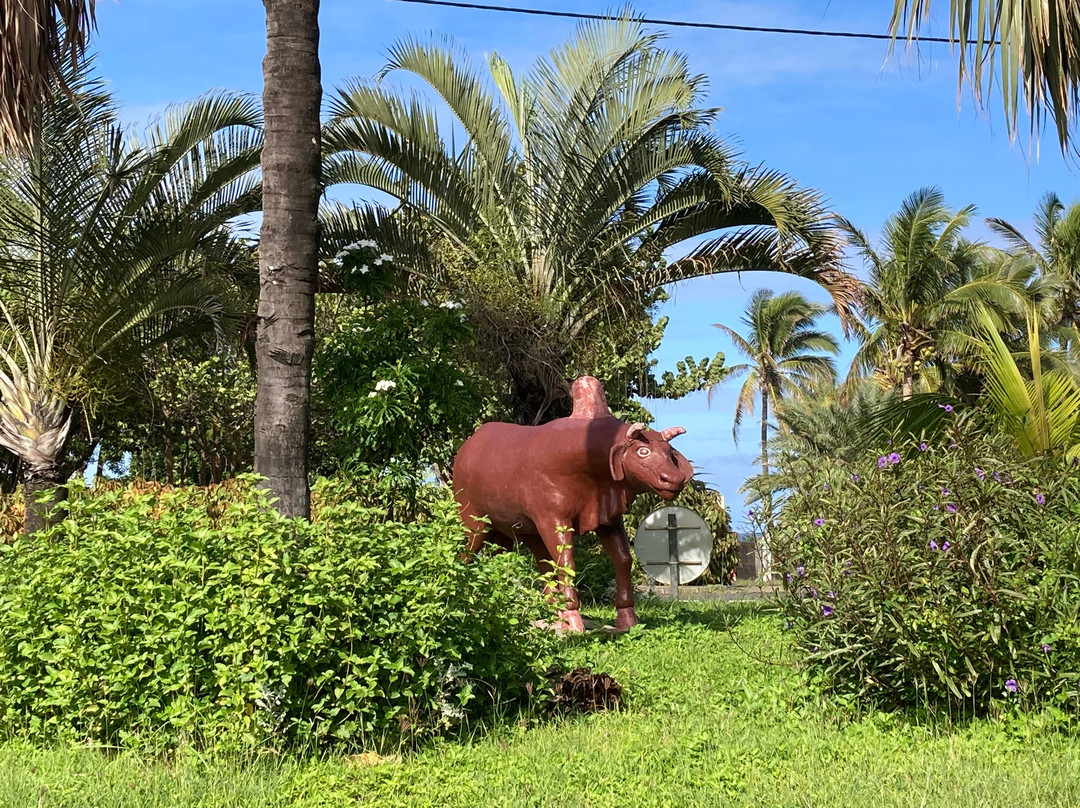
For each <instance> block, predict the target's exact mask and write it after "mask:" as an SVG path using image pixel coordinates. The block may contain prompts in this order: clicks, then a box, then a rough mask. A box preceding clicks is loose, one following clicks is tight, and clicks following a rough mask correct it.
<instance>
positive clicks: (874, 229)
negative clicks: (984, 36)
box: [95, 0, 1080, 525]
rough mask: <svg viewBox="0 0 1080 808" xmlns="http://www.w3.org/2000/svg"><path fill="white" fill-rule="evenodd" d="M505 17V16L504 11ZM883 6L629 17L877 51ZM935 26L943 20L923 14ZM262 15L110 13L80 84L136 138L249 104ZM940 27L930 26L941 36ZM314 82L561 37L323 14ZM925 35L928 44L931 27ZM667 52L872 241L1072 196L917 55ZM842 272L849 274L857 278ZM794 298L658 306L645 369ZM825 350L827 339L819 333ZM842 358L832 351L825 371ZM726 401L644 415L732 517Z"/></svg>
mask: <svg viewBox="0 0 1080 808" xmlns="http://www.w3.org/2000/svg"><path fill="white" fill-rule="evenodd" d="M520 4H522V5H528V6H534V7H544V8H551V9H558V10H565V11H581V12H588V13H604V12H605V11H608V10H610V9H611V8H612V5H611V4H606V3H603V2H600V0H596V1H595V2H594V1H593V0H576V1H575V0H560V1H559V2H556V0H528V2H526V0H520ZM508 5H509V3H508ZM891 5H892V4H891V3H890V2H885V0H879V1H878V2H865V0H863V1H862V2H858V1H856V0H801V1H797V0H791V1H790V2H784V1H783V0H779V1H777V2H767V3H762V2H725V1H724V0H697V1H696V2H694V1H690V2H683V3H679V4H678V6H677V10H676V4H673V3H670V2H663V0H638V2H636V3H634V9H635V10H636V11H637V12H638V13H640V14H642V15H643V16H646V17H664V18H677V19H685V20H702V21H709V22H719V23H734V24H743V25H758V26H782V27H794V28H819V29H826V28H827V29H833V30H841V29H842V30H852V31H866V32H875V33H881V32H883V31H884V30H885V27H886V25H887V22H888V15H889V11H890V7H891ZM935 8H936V9H937V11H938V13H939V14H941V15H945V14H947V10H948V4H947V3H945V2H944V0H941V2H939V3H936V4H935ZM262 15H263V10H262V5H261V4H260V3H254V2H251V0H243V2H241V0H122V2H119V3H110V2H103V3H99V5H98V23H99V31H98V35H97V39H96V44H95V49H96V51H97V53H98V69H99V70H100V72H101V73H102V75H103V76H104V77H106V78H107V79H109V80H110V81H111V86H112V90H113V92H114V93H115V95H116V97H117V98H118V100H119V102H120V103H121V104H122V108H123V114H124V116H125V118H126V119H127V120H129V121H132V122H145V121H146V120H148V119H149V118H150V117H152V116H154V115H156V114H158V113H160V112H161V111H162V110H164V109H165V108H166V107H167V106H168V105H169V104H172V103H177V102H182V101H186V100H190V99H191V98H194V97H195V96H197V95H199V94H201V93H203V92H205V91H207V90H210V89H215V88H222V89H232V90H242V91H249V92H254V93H259V92H261V88H262V74H261V62H262V57H263V54H264V52H265V30H264V24H263V23H264V20H263V16H262ZM946 19H947V18H946V17H944V16H942V17H941V20H942V21H943V22H944V21H945V20H946ZM320 21H321V27H322V40H321V46H320V53H321V58H322V70H323V82H324V87H325V88H326V89H327V92H329V91H330V90H331V88H332V87H333V86H335V85H336V84H339V83H340V82H342V81H343V80H345V79H347V78H349V77H352V76H370V75H371V74H373V73H374V72H376V71H377V70H378V69H379V68H380V67H381V66H382V64H383V62H384V59H385V53H386V48H387V47H388V46H389V45H390V44H392V43H393V42H394V40H395V39H397V38H399V37H401V36H403V35H406V34H410V33H423V32H427V31H434V32H438V33H440V34H450V35H451V36H453V37H454V38H455V39H456V40H457V41H458V42H459V43H460V44H461V45H463V46H464V47H465V48H466V49H467V50H468V51H469V52H470V53H472V54H474V55H475V56H476V57H477V59H479V58H481V57H482V56H483V55H484V54H486V53H488V52H490V51H493V50H494V51H497V52H498V53H499V54H500V55H501V56H503V58H505V59H507V60H508V61H509V62H510V64H511V65H512V66H514V67H515V68H516V69H519V70H526V69H527V68H528V67H529V65H530V64H531V63H532V61H533V60H534V59H535V57H536V56H537V55H539V54H541V53H546V52H547V51H548V50H549V49H550V48H551V47H553V46H555V45H557V44H558V43H560V42H561V41H563V40H564V39H566V38H567V37H568V36H569V35H570V34H571V33H572V31H573V28H574V23H573V22H572V21H569V20H559V19H551V18H537V17H525V16H519V15H510V14H501V13H495V12H481V11H467V10H460V9H449V8H432V7H423V6H416V5H409V4H405V3H399V2H393V0H364V2H355V0H353V1H352V2H349V1H348V0H323V2H322V11H321V17H320ZM931 27H932V28H934V29H935V30H933V31H928V33H937V34H942V35H944V34H946V33H947V31H946V29H945V28H944V27H943V25H937V26H931ZM667 34H668V40H667V45H668V46H669V47H671V48H674V49H677V50H680V51H682V52H684V53H685V54H686V55H687V57H688V59H689V62H690V65H691V68H692V69H693V70H695V71H697V72H700V73H703V74H705V75H707V76H708V77H709V79H710V96H711V97H710V99H709V101H710V103H711V104H712V105H715V106H718V107H721V108H722V109H723V112H722V114H721V116H720V121H719V124H718V129H719V131H720V132H721V133H722V134H723V135H725V136H726V137H727V138H728V139H729V141H730V142H731V143H732V144H733V145H735V146H737V147H738V149H739V151H740V152H741V153H742V154H743V155H744V157H745V158H746V159H747V160H748V161H750V162H753V163H758V162H761V163H764V164H766V165H768V166H769V167H771V168H774V169H779V170H782V171H784V172H786V173H787V174H789V175H790V176H791V177H793V178H794V179H796V180H797V181H798V182H799V183H801V184H803V185H806V186H810V187H813V188H817V189H819V190H820V191H821V192H822V193H823V194H824V195H825V197H826V198H827V200H828V202H829V205H830V206H831V208H832V209H834V210H836V211H837V212H839V213H841V214H843V215H844V216H846V217H847V218H849V219H851V220H852V221H854V222H855V223H856V224H857V225H859V226H860V227H862V228H863V229H864V230H865V231H866V232H868V233H869V234H871V235H872V236H876V234H877V233H878V232H879V229H880V226H881V223H882V222H883V221H884V220H885V218H886V217H887V216H888V215H889V214H890V213H892V212H893V211H895V210H896V209H897V208H898V207H899V205H900V203H901V201H902V200H903V199H904V197H906V196H907V195H908V194H910V193H911V192H912V191H914V190H915V189H917V188H919V187H922V186H926V185H938V186H940V187H941V188H942V189H943V191H944V193H945V197H946V199H947V200H948V202H949V203H950V204H951V205H953V206H954V207H960V206H963V205H966V204H969V203H974V204H976V205H977V206H978V214H979V222H980V223H979V224H978V225H977V226H975V227H973V228H972V231H971V235H973V236H977V237H984V236H985V235H986V233H987V231H986V228H985V227H984V226H982V224H981V217H983V216H997V217H1001V218H1003V219H1006V220H1007V221H1010V222H1013V223H1014V224H1017V225H1018V226H1020V227H1021V229H1022V230H1024V231H1029V230H1030V226H1031V214H1032V211H1033V210H1034V208H1035V204H1036V203H1037V201H1038V199H1039V197H1041V196H1042V195H1043V194H1044V193H1045V192H1047V191H1050V190H1053V191H1055V192H1056V193H1057V194H1058V195H1059V196H1061V197H1062V198H1063V199H1064V200H1066V201H1069V200H1073V199H1074V198H1076V197H1078V196H1080V193H1078V191H1077V176H1076V173H1075V170H1074V169H1071V168H1070V167H1069V166H1068V165H1067V164H1066V163H1065V162H1064V161H1063V159H1062V157H1061V155H1060V153H1059V151H1058V148H1057V144H1056V141H1055V140H1054V138H1053V137H1052V136H1050V135H1045V136H1044V137H1043V138H1042V142H1041V148H1038V146H1039V145H1040V144H1036V147H1037V148H1036V150H1037V152H1038V153H1037V155H1034V154H1031V153H1030V152H1031V150H1029V149H1028V147H1027V144H1026V142H1024V139H1022V141H1021V142H1020V143H1017V144H1011V143H1010V142H1009V139H1008V137H1007V135H1006V132H1005V129H1004V124H1003V119H1002V115H1001V112H1000V109H999V106H998V98H997V97H996V96H995V97H994V98H993V99H992V101H991V105H990V109H989V112H988V113H987V114H985V115H984V114H983V113H980V112H978V111H976V110H975V109H974V107H973V105H972V103H971V100H970V94H969V93H968V91H967V89H966V88H964V90H963V91H961V92H960V93H958V92H957V78H956V63H955V60H954V57H953V55H952V54H951V53H950V52H949V47H948V46H947V45H925V46H922V48H921V49H920V52H919V54H918V55H917V57H912V56H910V55H907V56H905V55H904V54H903V53H902V52H900V53H899V54H898V55H896V56H893V57H892V58H886V48H885V44H886V43H883V42H879V41H869V40H837V39H825V38H814V37H801V36H785V35H776V34H753V33H738V32H725V31H706V30H692V29H679V28H675V29H668V30H667ZM851 268H853V269H859V265H858V263H857V262H855V261H853V262H852V263H851ZM761 287H768V288H772V289H775V290H778V291H779V290H786V289H797V290H799V291H801V292H802V293H804V294H805V295H807V296H808V297H811V298H813V299H816V300H819V301H821V302H823V303H826V302H828V298H827V295H825V294H823V293H822V292H821V290H820V289H818V288H817V287H816V286H814V285H813V284H811V283H809V282H805V281H801V280H798V279H790V278H786V277H784V276H777V275H774V274H771V273H745V274H743V275H742V276H741V277H739V276H735V275H727V276H718V277H714V278H708V279H703V280H700V281H695V282H692V283H689V284H686V285H684V286H682V287H679V288H676V289H673V290H671V291H672V293H673V296H672V299H671V300H670V301H669V302H668V303H667V304H666V305H665V307H664V310H663V313H664V314H666V315H668V316H669V317H670V318H671V322H670V324H669V326H668V329H667V335H666V337H665V341H664V344H663V345H662V346H661V348H660V350H659V351H658V352H657V355H656V356H657V358H658V359H659V360H660V367H659V369H661V370H662V369H664V368H668V367H672V368H673V366H674V362H675V361H676V360H677V359H680V358H682V357H684V356H687V355H692V356H695V357H701V356H705V355H709V356H711V355H712V354H713V353H715V352H716V351H718V350H720V351H724V352H725V353H726V354H727V360H728V363H729V364H736V363H738V362H740V361H741V359H740V357H739V356H738V354H737V353H736V352H735V351H734V349H733V348H732V346H731V345H730V343H729V342H728V341H727V340H725V339H724V338H723V335H722V334H721V332H720V331H719V330H717V329H715V328H713V327H712V323H717V322H722V323H725V324H728V325H732V326H734V327H735V328H736V330H741V326H740V324H739V318H740V317H741V314H742V311H743V309H744V307H745V305H746V302H747V300H748V299H749V297H750V295H751V294H752V293H753V291H754V290H755V289H758V288H761ZM829 325H830V327H833V328H834V329H835V330H836V331H837V333H839V327H838V325H837V324H836V323H835V321H833V322H831V323H830V324H829ZM852 353H853V349H852V348H851V346H845V350H844V353H843V356H842V359H841V363H842V365H843V366H844V367H846V361H847V360H849V359H850V357H851V355H852ZM737 387H738V383H737V382H730V383H728V384H726V385H723V386H721V387H720V388H719V389H718V390H717V391H716V393H715V394H714V396H713V400H712V406H711V407H709V406H708V405H707V403H706V397H705V395H704V394H703V393H702V394H698V395H694V396H689V397H687V398H685V399H683V400H681V401H677V402H649V403H650V408H651V409H652V411H653V413H654V414H655V415H656V417H657V422H658V425H659V426H661V427H663V426H672V425H676V424H681V425H682V426H685V427H686V428H687V430H688V432H687V434H686V435H685V436H683V437H681V438H679V445H680V449H681V450H682V451H683V452H684V454H686V455H687V456H688V457H689V458H690V459H691V460H693V461H694V463H695V465H697V466H698V468H699V469H700V472H699V473H700V476H701V477H702V478H703V479H705V480H707V481H708V482H709V483H710V484H711V485H713V486H715V487H716V488H718V489H719V490H720V491H721V492H722V493H724V495H725V496H726V497H727V501H728V503H729V505H731V506H732V510H733V512H734V514H735V516H736V524H737V525H738V524H739V523H740V521H741V519H740V514H741V513H743V512H744V511H745V508H744V507H743V505H742V496H741V495H739V494H738V493H737V489H738V487H739V485H740V484H741V483H742V481H743V480H744V479H745V477H746V476H747V475H748V474H749V473H751V472H752V471H753V467H752V461H753V458H754V454H755V452H754V444H755V435H756V430H755V429H754V427H753V425H752V424H750V425H748V426H747V427H745V428H744V429H745V432H744V435H743V437H742V440H741V441H740V443H739V444H738V445H737V446H736V445H735V443H734V442H733V440H732V435H731V419H732V414H733V406H734V399H735V394H736V391H737Z"/></svg>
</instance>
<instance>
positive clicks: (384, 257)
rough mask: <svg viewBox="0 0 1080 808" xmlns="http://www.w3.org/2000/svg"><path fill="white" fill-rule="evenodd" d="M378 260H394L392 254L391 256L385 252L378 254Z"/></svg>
mask: <svg viewBox="0 0 1080 808" xmlns="http://www.w3.org/2000/svg"><path fill="white" fill-rule="evenodd" d="M379 260H380V261H393V260H394V256H392V255H387V254H386V253H383V254H382V255H380V256H379Z"/></svg>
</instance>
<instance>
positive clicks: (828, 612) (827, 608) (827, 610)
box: [821, 606, 833, 617]
mask: <svg viewBox="0 0 1080 808" xmlns="http://www.w3.org/2000/svg"><path fill="white" fill-rule="evenodd" d="M821 613H822V614H823V615H825V616H826V617H832V614H833V607H832V606H822V607H821Z"/></svg>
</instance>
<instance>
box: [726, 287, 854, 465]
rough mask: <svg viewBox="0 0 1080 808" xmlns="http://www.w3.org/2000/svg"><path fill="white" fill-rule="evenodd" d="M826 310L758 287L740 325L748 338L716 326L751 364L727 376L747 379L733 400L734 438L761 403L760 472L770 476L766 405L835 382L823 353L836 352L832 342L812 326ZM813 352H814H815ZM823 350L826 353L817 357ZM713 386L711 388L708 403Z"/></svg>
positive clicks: (791, 294) (800, 298)
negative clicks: (758, 402) (757, 402)
mask: <svg viewBox="0 0 1080 808" xmlns="http://www.w3.org/2000/svg"><path fill="white" fill-rule="evenodd" d="M825 311H826V309H825V307H824V306H822V305H820V304H818V303H813V302H811V301H809V300H807V299H806V298H804V297H803V296H802V295H800V294H799V293H798V292H784V293H782V294H779V295H773V293H772V291H770V290H768V289H759V290H758V291H756V292H754V295H753V297H751V298H750V303H749V305H748V306H747V308H746V314H744V315H743V317H742V322H743V323H744V324H745V325H746V328H747V331H746V336H745V337H744V336H742V335H740V334H738V333H737V332H735V331H734V330H732V329H731V328H728V327H727V326H726V325H722V324H720V323H715V324H714V326H715V327H716V328H719V329H720V330H721V331H723V332H724V333H725V334H727V335H728V337H729V338H730V339H731V341H732V342H734V343H735V347H736V348H737V349H738V350H739V352H740V353H742V354H743V355H744V356H746V357H747V358H748V359H749V360H750V361H749V362H747V363H745V364H741V365H734V366H732V367H731V368H730V370H729V373H728V378H736V377H738V376H741V375H743V374H745V375H746V381H745V382H743V385H742V387H741V388H740V389H739V396H738V398H737V399H736V401H735V421H734V424H733V425H732V430H731V431H732V434H733V435H734V436H735V438H736V440H738V434H739V426H740V425H741V424H742V419H743V416H744V415H753V414H754V399H755V398H759V399H760V400H761V473H762V474H763V475H768V473H769V405H770V402H773V403H778V402H779V401H781V400H782V399H784V398H786V397H788V396H792V395H810V394H813V393H814V392H816V391H817V390H819V389H820V388H821V387H822V386H827V385H832V384H835V383H836V367H835V365H834V364H833V360H832V358H831V357H830V356H828V355H827V354H837V353H839V352H840V346H839V345H838V344H837V341H836V338H835V337H834V336H833V335H832V334H830V333H829V332H827V331H822V330H820V329H818V328H817V327H816V325H817V320H818V318H819V317H820V316H821V315H822V314H824V313H825ZM815 352H817V353H815ZM821 352H824V353H821ZM715 390H716V387H715V386H713V387H712V388H710V389H709V397H710V400H711V397H712V394H713V392H714V391H715Z"/></svg>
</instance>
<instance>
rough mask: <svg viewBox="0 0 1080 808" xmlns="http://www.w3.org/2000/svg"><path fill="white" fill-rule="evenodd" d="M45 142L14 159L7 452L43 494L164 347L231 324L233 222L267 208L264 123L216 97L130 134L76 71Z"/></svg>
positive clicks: (6, 304) (1, 418) (233, 99)
mask: <svg viewBox="0 0 1080 808" xmlns="http://www.w3.org/2000/svg"><path fill="white" fill-rule="evenodd" d="M68 87H69V90H70V91H71V93H70V94H67V93H59V94H56V95H54V97H53V98H52V100H51V101H49V102H48V103H46V104H45V105H44V106H42V107H41V108H40V109H39V114H38V118H37V120H36V122H35V126H36V127H37V136H36V138H35V145H34V147H33V149H32V150H31V151H29V152H28V153H16V154H12V155H9V156H8V157H7V158H5V159H4V160H2V161H0V189H2V190H0V445H2V446H4V447H5V448H7V449H8V450H10V451H12V452H13V453H15V454H16V455H18V456H19V457H20V458H21V459H22V461H23V463H24V474H25V477H24V479H25V487H26V493H27V504H28V507H27V528H28V532H33V530H35V529H36V528H38V527H39V526H40V525H41V524H42V522H41V517H42V512H41V511H40V510H39V509H38V508H35V507H34V494H36V493H37V492H38V491H40V490H42V489H49V488H53V487H54V486H57V485H58V484H60V483H62V482H63V479H62V478H63V473H62V465H61V459H62V452H63V449H64V446H65V443H66V442H67V439H68V436H69V434H70V432H71V429H72V424H73V421H74V420H75V419H76V418H77V417H80V416H82V417H84V418H88V417H90V416H92V415H93V413H94V411H95V409H96V407H97V405H98V404H100V403H102V402H109V401H113V400H116V399H117V398H120V397H122V396H124V395H125V393H126V391H125V384H126V383H127V382H128V381H129V380H130V375H129V374H128V373H127V370H128V369H130V367H131V364H132V362H133V361H137V360H138V357H139V356H140V355H141V353H142V352H143V351H144V350H145V349H146V348H147V347H149V346H150V345H153V344H155V343H157V342H160V341H163V340H166V339H168V338H169V337H170V336H172V335H175V334H178V333H185V332H187V331H189V330H191V329H193V328H200V327H208V326H209V325H211V324H212V323H213V322H214V321H217V322H218V323H219V324H220V322H221V317H222V315H223V314H225V313H226V310H227V309H228V307H229V298H230V294H231V289H232V288H233V286H232V284H231V281H230V280H229V279H227V278H226V277H225V276H224V275H223V273H222V271H221V269H222V267H223V266H224V267H228V266H229V265H230V264H231V263H232V262H233V258H235V257H236V256H237V253H238V248H237V245H236V244H235V242H234V241H233V240H232V239H231V237H230V236H229V233H228V231H227V230H226V227H225V226H226V224H227V223H228V222H229V220H230V219H232V218H233V217H235V216H237V215H239V214H242V213H247V212H251V211H252V210H255V209H257V208H258V200H259V185H258V178H257V176H256V171H257V168H258V161H259V148H260V145H261V134H260V128H259V127H260V124H261V116H260V114H259V110H258V107H257V105H256V104H255V102H254V100H253V99H250V98H247V97H243V96H231V95H213V96H207V97H204V98H202V99H200V100H198V101H195V102H193V103H192V104H189V105H186V106H183V107H178V108H174V109H172V110H170V111H169V112H167V113H166V115H165V116H164V118H163V120H162V121H161V122H160V123H159V124H157V125H156V126H154V127H153V128H152V129H151V130H150V131H149V133H148V136H147V137H146V139H145V141H142V142H140V141H139V140H137V139H135V138H125V137H124V134H123V131H122V130H121V128H120V126H119V125H118V123H117V118H116V112H115V109H114V107H113V105H112V103H111V101H110V99H109V97H108V96H107V95H106V94H105V92H104V91H103V89H102V86H101V83H100V82H97V81H95V80H93V79H91V78H88V77H87V76H86V75H85V74H71V75H70V76H69V78H68Z"/></svg>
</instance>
